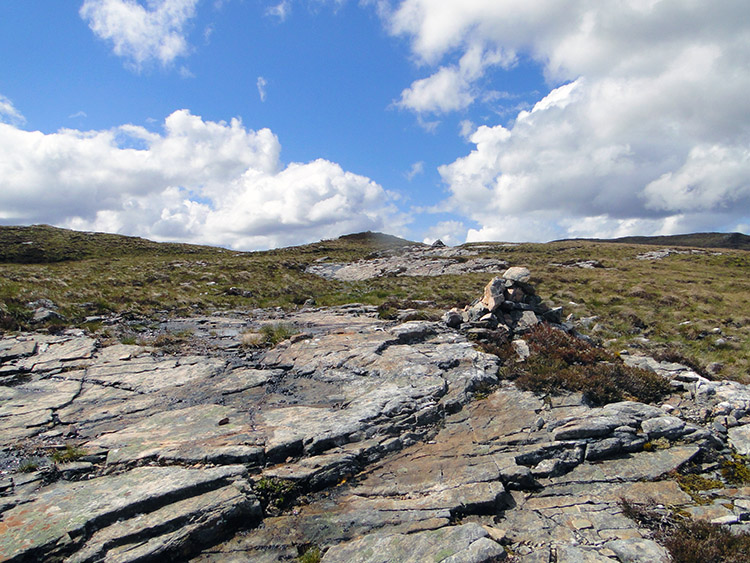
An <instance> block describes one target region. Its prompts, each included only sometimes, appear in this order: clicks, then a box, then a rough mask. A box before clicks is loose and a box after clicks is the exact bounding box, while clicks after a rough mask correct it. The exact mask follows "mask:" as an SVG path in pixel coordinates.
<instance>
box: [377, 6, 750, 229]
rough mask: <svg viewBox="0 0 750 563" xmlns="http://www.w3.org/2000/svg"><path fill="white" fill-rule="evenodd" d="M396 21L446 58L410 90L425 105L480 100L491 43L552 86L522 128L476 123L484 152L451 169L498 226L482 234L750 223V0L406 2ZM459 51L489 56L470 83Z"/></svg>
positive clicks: (469, 202) (523, 117) (465, 199)
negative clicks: (534, 68) (537, 70)
mask: <svg viewBox="0 0 750 563" xmlns="http://www.w3.org/2000/svg"><path fill="white" fill-rule="evenodd" d="M385 17H386V19H387V24H388V27H389V29H390V30H391V32H392V33H394V34H398V35H404V36H406V37H407V38H409V40H410V44H411V49H412V51H413V54H414V55H415V57H417V59H418V60H420V61H422V62H423V63H424V64H427V65H432V66H434V67H437V70H436V72H435V73H434V74H433V75H432V76H431V77H430V78H428V79H425V80H426V81H425V82H424V83H418V85H419V88H415V85H417V83H415V84H414V85H412V87H411V89H409V90H406V91H405V95H404V96H402V102H403V101H404V100H411V101H412V102H411V103H409V104H406V103H405V102H404V105H405V106H408V107H410V108H411V109H414V110H415V111H416V112H418V113H419V112H420V111H424V110H433V111H448V110H458V109H462V108H463V107H465V106H466V104H471V103H474V100H476V99H478V96H479V95H480V94H481V92H480V91H479V90H477V88H479V82H477V79H476V77H477V76H481V75H482V73H483V72H484V69H485V68H486V65H485V62H484V61H485V60H492V59H487V58H486V53H488V52H495V53H502V60H503V61H512V60H513V57H516V58H519V59H520V58H521V57H526V58H530V59H532V60H534V61H535V62H536V64H538V65H539V66H540V67H541V68H542V69H543V72H544V74H545V77H546V80H547V81H548V84H549V85H550V90H549V92H548V93H547V94H546V95H544V96H543V97H542V98H541V99H540V100H539V101H538V102H537V103H536V105H535V106H534V107H533V108H532V109H531V110H529V111H521V112H519V113H518V114H517V116H516V118H515V119H514V120H512V121H511V122H509V123H506V124H503V125H504V126H503V125H500V124H499V125H496V126H494V127H492V126H480V127H478V128H476V129H475V130H474V131H473V133H472V134H471V136H470V137H469V139H470V140H471V142H472V143H474V145H475V148H474V150H472V151H471V153H470V154H468V155H466V156H463V157H461V158H458V159H457V160H455V161H454V162H452V163H450V164H447V165H444V166H442V167H441V168H440V173H441V175H442V177H443V179H444V181H445V182H446V184H447V186H448V188H449V190H450V192H451V198H450V205H451V206H452V207H453V209H454V210H456V211H459V212H461V213H463V214H465V215H466V216H468V217H469V218H471V219H472V220H474V221H477V222H478V223H479V224H480V225H482V226H481V227H480V228H479V229H475V230H473V231H470V232H469V237H470V238H473V239H474V240H476V238H477V237H481V236H487V237H494V236H498V237H500V238H504V239H506V240H519V239H529V238H536V239H542V238H558V237H563V236H572V235H576V236H584V235H585V236H594V235H598V236H608V235H612V236H615V235H620V234H632V233H639V234H649V233H666V232H675V231H676V230H679V229H683V230H697V229H698V228H701V229H705V228H709V229H727V228H731V226H734V225H743V224H747V223H748V215H750V212H748V209H750V205H748V203H750V168H749V156H748V148H747V147H748V146H750V96H748V95H747V92H748V91H750V65H749V64H748V61H749V60H750V43H748V41H747V37H748V34H750V8H748V5H747V3H746V2H741V1H739V0H730V1H727V2H722V3H720V4H715V3H709V2H680V1H677V0H627V1H623V2H599V1H597V0H573V1H571V2H565V3H561V2H556V1H554V0H539V1H536V2H516V1H514V0H496V1H493V2H467V1H466V0H460V1H459V0H442V1H441V2H432V1H430V0H403V1H401V2H400V3H399V4H398V5H397V6H396V7H395V9H393V10H391V11H388V12H387V13H386V14H385ZM456 53H458V54H459V55H460V56H461V60H463V58H464V57H467V56H469V55H470V54H472V56H473V57H474V59H473V60H474V61H475V63H474V67H473V73H471V72H467V73H466V74H465V76H466V79H465V80H464V81H461V80H459V79H458V76H459V74H460V72H459V69H460V68H461V64H460V63H459V64H458V65H450V64H448V65H446V64H444V63H445V61H450V60H451V59H453V58H454V57H455V56H456ZM476 53H481V56H480V57H477V55H476ZM476 61H478V62H476ZM488 64H490V63H488ZM495 64H506V66H507V64H508V63H503V62H499V63H495ZM467 68H469V67H467ZM490 86H491V85H490ZM417 94H420V95H419V96H418V95H417ZM463 133H464V134H466V133H467V131H466V130H464V131H463Z"/></svg>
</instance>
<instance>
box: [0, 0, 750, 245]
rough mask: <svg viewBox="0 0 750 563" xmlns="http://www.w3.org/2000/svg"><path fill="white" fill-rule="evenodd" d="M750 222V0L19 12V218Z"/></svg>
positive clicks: (732, 225)
mask: <svg viewBox="0 0 750 563" xmlns="http://www.w3.org/2000/svg"><path fill="white" fill-rule="evenodd" d="M39 223H46V224H51V225H56V226H60V227H66V228H72V229H77V230H85V231H104V232H113V233H121V234H127V235H136V236H142V237H146V238H149V239H152V240H158V241H178V242H190V243H198V244H210V245H216V246H223V247H227V248H233V249H237V250H262V249H267V248H274V247H281V246H289V245H294V244H303V243H308V242H315V241H317V240H321V239H325V238H333V237H337V236H340V235H343V234H348V233H353V232H360V231H366V230H372V231H381V232H387V233H390V234H395V235H399V236H403V237H405V238H408V239H410V240H418V241H425V242H428V243H429V242H432V241H433V240H435V239H437V238H440V239H441V240H442V241H443V242H445V243H446V244H461V243H463V242H467V241H468V242H475V241H482V240H494V241H549V240H555V239H561V238H571V237H605V238H609V237H618V236H627V235H656V234H677V233H688V232H702V231H721V232H733V231H740V232H745V233H748V232H750V3H748V2H747V0H720V1H718V2H717V1H708V0H619V1H617V2H602V1H601V0H523V1H521V0H75V1H74V0H66V1H65V2H50V1H48V0H24V1H23V2H11V1H6V2H0V224H4V225H31V224H39Z"/></svg>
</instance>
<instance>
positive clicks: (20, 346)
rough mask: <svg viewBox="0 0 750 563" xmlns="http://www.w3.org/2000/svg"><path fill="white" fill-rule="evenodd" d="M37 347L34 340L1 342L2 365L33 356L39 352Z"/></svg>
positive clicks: (8, 339)
mask: <svg viewBox="0 0 750 563" xmlns="http://www.w3.org/2000/svg"><path fill="white" fill-rule="evenodd" d="M37 347H38V344H37V343H36V341H34V340H19V339H15V338H7V339H2V340H0V363H5V362H8V361H10V360H16V359H18V358H23V357H25V356H33V355H34V354H36V352H37Z"/></svg>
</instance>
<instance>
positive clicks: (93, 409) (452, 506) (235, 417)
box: [0, 284, 750, 563]
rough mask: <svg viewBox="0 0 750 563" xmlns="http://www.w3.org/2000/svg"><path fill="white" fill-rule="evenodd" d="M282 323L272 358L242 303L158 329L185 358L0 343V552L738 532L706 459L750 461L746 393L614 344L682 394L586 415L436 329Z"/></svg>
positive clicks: (593, 543)
mask: <svg viewBox="0 0 750 563" xmlns="http://www.w3.org/2000/svg"><path fill="white" fill-rule="evenodd" d="M496 285H497V284H496ZM511 285H512V284H511ZM511 289H512V288H511ZM491 296H492V295H490V297H491ZM519 303H520V302H519ZM509 307H510V305H509ZM475 309H476V307H475ZM532 309H533V308H531V307H526V306H524V307H523V311H522V312H523V313H524V314H526V313H532V314H534V313H533V310H532ZM508 311H509V312H508V318H509V319H511V317H512V314H511V313H512V312H513V310H512V308H509V309H508ZM480 312H481V311H480ZM468 314H474V313H473V312H472V311H469V313H468ZM484 314H486V313H483V315H484ZM483 315H482V316H483ZM450 318H451V317H450V315H449V316H448V317H447V320H448V321H450ZM283 320H284V321H285V322H288V323H293V324H294V325H295V326H296V327H297V328H298V329H299V330H300V333H299V334H297V335H295V336H293V337H292V338H291V339H289V340H286V341H285V342H283V343H281V344H279V345H278V346H276V347H274V348H272V349H270V350H267V351H254V350H246V349H243V348H242V347H241V346H240V345H239V344H240V341H241V338H242V332H243V331H244V330H250V329H256V328H257V325H258V322H260V320H259V319H257V318H251V317H249V316H240V315H216V316H211V317H205V318H195V319H182V320H173V321H170V323H171V324H170V326H172V327H177V328H179V327H183V328H184V327H186V326H187V327H190V328H191V329H192V330H193V331H194V334H193V339H194V343H195V344H196V345H195V346H194V349H193V351H192V352H191V353H189V354H188V353H180V354H165V353H162V352H160V351H158V350H155V349H152V348H148V347H143V346H135V345H122V344H117V345H112V346H100V345H99V344H98V343H97V342H96V341H94V340H93V339H91V338H89V337H87V336H86V335H84V334H82V333H79V332H76V331H70V332H68V333H66V334H62V335H58V336H51V335H42V334H22V335H16V336H6V337H4V338H2V339H0V447H1V448H2V449H1V453H0V467H2V476H0V495H2V496H0V512H1V515H0V561H38V560H50V561H54V560H60V561H70V562H89V561H122V562H125V561H148V560H169V559H173V560H186V559H188V558H193V560H195V561H204V562H207V561H212V562H220V561H221V562H228V561H269V562H270V561H293V560H295V558H297V557H298V556H299V555H301V554H302V553H304V552H305V551H306V550H307V549H309V548H313V549H319V550H320V552H321V555H322V561H324V562H328V563H330V562H341V563H343V562H373V563H374V562H376V561H382V562H386V561H428V560H429V561H441V562H446V563H447V562H468V563H471V562H489V561H500V560H503V559H508V558H512V559H513V560H516V561H529V562H532V561H533V562H537V561H539V562H542V561H543V562H551V561H556V562H558V563H561V562H564V561H568V562H577V561H623V562H624V561H643V562H646V561H649V562H650V561H659V560H664V561H667V560H668V556H667V553H666V551H665V550H664V549H663V548H662V547H660V546H659V545H658V544H656V543H655V542H654V541H653V540H652V539H651V537H650V534H649V532H648V531H647V530H644V529H641V528H639V527H638V524H636V523H635V522H634V521H632V520H630V519H628V518H627V517H626V516H625V515H624V514H623V512H622V506H621V499H626V500H629V501H631V502H634V503H649V502H653V503H655V504H657V505H662V506H669V507H676V508H679V509H680V510H681V511H683V512H687V513H689V514H691V515H692V516H693V517H695V518H702V519H706V520H709V521H714V522H720V523H724V524H728V525H730V526H731V527H732V528H733V529H737V530H740V529H745V528H746V527H747V524H746V523H745V522H746V521H747V520H750V489H747V488H742V487H739V488H738V487H735V486H732V485H730V484H729V483H727V482H726V481H725V480H723V477H722V475H721V473H720V465H719V463H717V459H719V456H720V455H724V456H728V455H730V454H731V453H733V452H739V453H748V452H749V451H750V416H748V413H750V390H748V388H747V387H746V386H744V385H740V384H737V383H732V382H715V381H708V380H706V379H704V378H703V377H701V376H700V375H698V374H696V373H694V372H692V371H691V370H689V369H688V368H686V367H684V366H680V365H678V364H668V363H659V362H656V361H654V360H652V359H650V358H645V357H640V356H630V355H624V356H623V357H624V358H625V361H626V362H627V363H630V364H633V365H641V366H644V367H647V368H649V369H652V370H654V371H656V372H657V373H659V374H661V375H662V376H663V377H665V378H668V379H669V380H670V381H671V382H672V387H673V389H674V393H673V394H672V395H671V396H670V397H669V398H668V399H667V400H666V401H665V402H664V403H662V404H659V405H644V404H641V403H634V402H621V403H614V404H610V405H607V406H605V407H600V408H590V407H589V406H587V405H585V404H584V402H583V400H582V398H581V396H580V395H577V394H571V395H566V396H560V397H540V396H536V395H534V394H532V393H529V392H522V391H520V390H518V389H517V388H516V387H515V386H514V385H513V384H512V383H508V382H500V381H498V379H497V372H498V360H497V358H496V357H494V356H492V355H489V354H485V353H482V352H479V351H477V350H476V349H475V348H474V346H473V345H472V344H471V343H470V342H469V341H467V339H466V337H465V336H464V332H460V331H459V330H458V329H456V328H450V327H449V326H447V325H446V323H444V322H440V323H432V322H425V321H419V322H407V323H402V324H393V323H388V322H385V321H381V320H378V319H377V317H376V314H375V311H374V310H373V309H372V308H368V307H363V306H348V307H342V308H334V309H316V310H303V311H301V312H298V313H294V314H289V315H287V316H286V317H285V318H284V319H283ZM511 320H512V319H511ZM263 322H267V320H264V321H263ZM475 322H476V323H485V324H486V323H487V322H488V321H487V319H486V318H484V319H480V318H478V319H476V320H475ZM451 324H454V323H452V321H451ZM53 452H55V454H54V455H53ZM680 468H683V470H685V468H688V469H689V471H690V472H693V473H695V474H700V475H702V476H704V477H706V478H711V479H717V480H718V481H716V483H719V484H720V486H719V485H718V484H717V486H716V487H715V488H714V489H712V490H709V491H704V492H700V493H696V492H692V493H691V494H688V492H686V491H685V490H683V489H682V488H681V487H680V485H679V484H678V481H677V479H676V476H675V473H674V471H675V470H677V469H680Z"/></svg>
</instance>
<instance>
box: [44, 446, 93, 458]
mask: <svg viewBox="0 0 750 563" xmlns="http://www.w3.org/2000/svg"><path fill="white" fill-rule="evenodd" d="M86 453H87V452H86V450H84V449H83V448H79V447H78V446H71V445H70V444H68V445H66V446H65V449H63V450H55V451H54V452H52V461H54V462H55V463H70V462H71V461H77V460H79V459H81V458H82V457H83V456H85V455H86Z"/></svg>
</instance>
